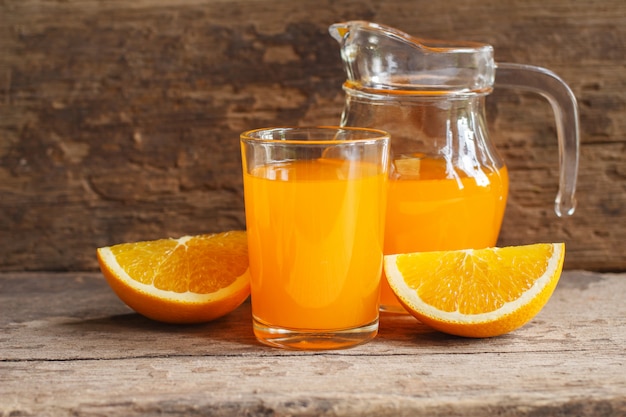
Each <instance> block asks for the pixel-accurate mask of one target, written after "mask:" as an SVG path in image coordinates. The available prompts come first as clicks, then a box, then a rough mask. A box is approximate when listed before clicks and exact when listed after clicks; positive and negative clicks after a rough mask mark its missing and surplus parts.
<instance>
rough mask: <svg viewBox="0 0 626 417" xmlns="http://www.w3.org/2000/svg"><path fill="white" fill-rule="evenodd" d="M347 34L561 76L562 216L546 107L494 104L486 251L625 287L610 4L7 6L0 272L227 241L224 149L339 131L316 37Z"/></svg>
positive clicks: (327, 42) (621, 63)
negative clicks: (496, 180)
mask: <svg viewBox="0 0 626 417" xmlns="http://www.w3.org/2000/svg"><path fill="white" fill-rule="evenodd" d="M468 16H471V17H468ZM348 19H366V20H372V21H377V22H381V23H386V24H389V25H392V26H395V27H398V28H400V29H403V30H405V31H407V32H410V33H412V34H415V35H418V36H424V37H431V38H442V39H468V40H475V41H484V42H489V43H491V44H493V45H494V46H495V48H496V58H497V60H499V61H512V62H520V63H528V64H533V65H540V66H544V67H547V68H550V69H552V70H554V71H556V72H557V73H558V74H560V75H561V76H562V77H563V78H564V79H565V80H566V81H567V82H568V83H569V84H570V85H571V86H572V88H573V90H574V92H575V94H576V95H577V97H578V99H579V103H580V110H581V121H582V124H581V127H582V144H583V146H582V152H581V174H580V181H579V190H580V195H579V202H580V203H579V208H578V212H577V214H576V216H575V217H574V218H572V219H564V220H560V219H557V218H556V217H555V216H554V214H553V213H552V201H553V198H554V195H555V194H556V185H557V177H558V174H557V170H558V157H557V153H558V152H557V150H556V140H555V131H554V123H553V119H552V115H551V110H550V108H549V106H548V105H547V103H545V101H543V100H542V99H540V98H537V97H534V96H530V95H526V94H518V93H515V92H511V91H496V92H495V93H494V94H493V95H492V96H491V97H490V98H489V100H488V103H487V107H488V121H489V127H490V130H491V134H492V137H493V140H494V142H495V143H496V144H497V146H498V148H499V149H500V151H501V152H502V154H503V155H504V157H505V159H506V161H507V163H508V164H509V166H510V174H511V181H512V182H511V197H510V200H509V204H508V208H507V214H506V216H505V221H504V225H503V229H502V233H501V238H500V242H499V244H500V245H507V244H517V243H532V242H538V241H564V242H566V243H567V246H568V253H569V254H570V256H568V257H567V259H566V268H568V269H576V268H578V269H594V270H613V271H619V270H626V245H625V244H624V242H626V227H625V224H624V217H625V214H626V213H625V211H624V210H626V208H625V207H626V192H625V191H626V173H625V172H624V166H626V164H625V162H626V160H625V158H626V152H625V149H626V143H625V141H624V138H625V137H626V118H625V117H624V111H625V110H626V84H625V83H626V79H625V78H624V76H623V74H624V71H625V70H626V58H625V56H624V50H625V45H624V42H625V39H626V2H624V1H622V0H601V1H595V2H591V3H589V2H571V1H569V0H531V1H523V0H514V1H507V2H484V1H478V0H460V1H456V2H455V3H454V6H451V5H450V4H449V3H446V2H415V1H413V0H387V1H385V2H384V3H381V2H379V1H377V0H364V1H358V2H355V1H344V2H330V1H327V2H321V3H320V2H319V1H318V0H302V1H297V2H289V1H281V0H236V1H225V0H204V1H203V0H185V1H178V0H140V1H133V2H127V1H120V0H115V1H107V2H102V1H97V0H80V1H79V0H73V1H42V0H6V1H2V2H0V49H1V50H2V53H1V54H0V193H1V198H0V254H2V255H0V271H20V270H34V271H36V270H78V271H82V270H96V269H97V265H96V261H95V257H94V255H93V251H94V249H95V248H96V247H98V246H105V245H110V244H114V243H119V242H123V241H134V240H142V239H154V238H161V237H166V236H181V235H184V234H196V233H204V232H213V231H223V230H228V229H243V228H244V227H245V224H244V215H243V197H242V182H241V178H240V177H241V175H240V169H241V167H240V157H239V149H238V143H237V140H238V134H239V133H240V132H241V131H243V130H245V129H248V128H255V127H261V126H268V125H281V124H336V123H338V122H339V117H340V113H341V110H342V107H343V93H342V91H341V83H342V81H343V80H344V78H345V75H344V72H343V70H342V68H341V63H340V59H339V51H338V47H337V45H336V43H335V42H334V40H332V39H331V38H330V36H329V35H328V33H327V27H328V25H330V24H332V23H335V22H337V21H342V20H348ZM59 242H63V246H62V247H61V246H60V244H59Z"/></svg>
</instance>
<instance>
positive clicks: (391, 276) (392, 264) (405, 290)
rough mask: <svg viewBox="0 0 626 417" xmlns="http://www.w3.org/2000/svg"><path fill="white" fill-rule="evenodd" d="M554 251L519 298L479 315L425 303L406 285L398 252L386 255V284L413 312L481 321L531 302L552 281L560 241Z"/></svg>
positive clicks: (559, 257)
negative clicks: (399, 266) (531, 284)
mask: <svg viewBox="0 0 626 417" xmlns="http://www.w3.org/2000/svg"><path fill="white" fill-rule="evenodd" d="M552 247H553V252H552V256H551V257H550V259H549V260H548V265H547V267H546V271H545V272H544V274H543V275H542V276H541V277H540V278H539V279H537V280H536V281H535V283H534V284H533V286H532V287H531V288H530V289H529V290H527V291H525V292H524V293H523V294H522V296H521V297H520V298H518V299H517V300H515V301H511V302H509V303H506V304H504V305H503V306H502V307H500V308H498V309H497V310H494V311H490V312H488V313H481V314H471V315H468V314H462V313H459V312H458V311H452V312H448V311H442V310H439V309H437V308H435V307H433V306H431V305H429V304H426V303H424V302H423V301H422V300H421V299H420V298H419V297H418V295H417V292H416V291H415V290H414V289H413V288H411V287H409V286H408V285H407V284H406V282H405V281H404V279H403V277H402V273H401V272H400V270H399V269H398V266H397V263H396V258H397V257H398V255H388V256H385V260H384V263H385V273H386V275H387V279H388V280H389V284H390V286H391V287H392V288H395V289H396V291H395V292H396V293H397V294H402V295H403V296H402V297H401V298H402V301H403V302H405V303H406V304H408V305H410V306H411V307H412V308H414V309H415V310H416V311H418V312H420V313H422V314H424V315H425V316H428V317H436V318H438V319H440V320H442V321H446V322H451V323H484V322H489V321H493V320H495V319H499V318H501V317H504V316H506V315H508V314H511V313H513V312H514V311H516V310H518V309H520V308H521V307H523V306H524V305H526V304H528V303H529V302H531V301H532V300H533V299H534V298H535V297H536V296H537V294H539V293H540V292H541V291H542V290H543V289H544V288H545V287H546V286H547V285H548V284H549V283H550V281H551V278H552V275H553V274H554V273H555V270H556V269H557V268H558V267H559V260H560V259H561V256H562V252H563V249H564V245H563V244H552Z"/></svg>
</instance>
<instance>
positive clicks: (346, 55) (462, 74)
mask: <svg viewBox="0 0 626 417" xmlns="http://www.w3.org/2000/svg"><path fill="white" fill-rule="evenodd" d="M329 32H330V35H331V36H332V37H333V38H334V39H335V40H336V41H337V42H339V45H340V51H341V58H342V61H343V64H344V69H345V71H346V75H347V82H348V83H350V84H352V85H354V86H357V87H358V88H364V89H374V90H396V91H398V90H402V91H405V92H407V93H413V94H433V93H435V94H446V95H447V94H475V93H483V94H486V93H489V92H490V91H491V89H492V86H493V83H494V74H495V63H494V60H493V48H492V47H491V45H487V44H482V43H475V42H454V43H450V42H444V41H437V40H426V39H420V38H416V37H413V36H411V35H409V34H407V33H404V32H402V31H399V30H397V29H394V28H392V27H389V26H385V25H381V24H377V23H371V22H366V21H358V20H357V21H349V22H343V23H336V24H333V25H331V26H330V28H329Z"/></svg>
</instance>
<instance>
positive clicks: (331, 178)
mask: <svg viewBox="0 0 626 417" xmlns="http://www.w3.org/2000/svg"><path fill="white" fill-rule="evenodd" d="M241 146H242V158H243V170H244V195H245V206H246V224H247V233H248V250H249V255H250V274H251V291H252V314H253V328H254V333H255V335H256V337H257V339H258V340H259V341H261V342H262V343H265V344H268V345H272V346H278V347H283V348H288V349H307V350H318V349H339V348H346V347H350V346H354V345H357V344H360V343H363V342H366V341H368V340H370V339H371V338H373V337H374V336H375V335H376V334H377V332H378V309H379V304H378V301H379V290H380V279H381V273H382V256H383V234H384V216H385V206H386V192H387V181H388V172H387V170H388V147H389V135H388V134H386V133H385V132H382V131H378V130H373V129H360V128H335V127H314V128H304V127H295V128H268V129H259V130H255V131H250V132H245V133H243V134H242V136H241Z"/></svg>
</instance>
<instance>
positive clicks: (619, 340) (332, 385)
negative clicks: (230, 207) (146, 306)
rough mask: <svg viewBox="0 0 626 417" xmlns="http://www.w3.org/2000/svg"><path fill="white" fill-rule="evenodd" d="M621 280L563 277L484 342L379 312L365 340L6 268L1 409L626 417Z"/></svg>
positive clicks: (2, 277) (0, 309)
mask: <svg viewBox="0 0 626 417" xmlns="http://www.w3.org/2000/svg"><path fill="white" fill-rule="evenodd" d="M625 295H626V274H598V273H589V272H581V271H568V272H565V273H564V274H563V276H562V277H561V282H560V283H559V286H558V287H557V289H556V291H555V293H554V295H553V296H552V299H551V300H550V302H549V303H548V305H547V306H546V307H545V308H544V310H543V311H542V312H541V313H540V314H539V315H538V316H537V317H536V318H535V319H534V320H533V321H532V322H531V323H529V324H528V325H526V326H525V327H523V328H522V329H519V330H517V331H515V332H513V333H511V334H508V335H505V336H501V337H497V338H491V339H482V340H474V339H464V338H458V337H452V336H447V335H445V334H441V333H438V332H435V331H432V330H430V329H429V328H427V327H425V326H424V325H422V324H420V323H418V322H417V321H416V320H415V319H413V318H412V317H404V316H383V317H382V318H381V324H380V334H379V336H378V337H377V338H376V339H375V340H374V341H373V342H371V343H369V344H366V345H363V346H360V347H356V348H353V349H348V350H343V351H332V352H325V353H308V352H290V351H282V350H278V349H273V348H269V347H264V346H262V345H260V344H258V343H257V342H256V341H255V339H254V336H253V334H252V330H251V324H250V304H249V303H245V304H244V305H243V306H241V307H240V308H239V309H238V310H236V311H235V312H233V313H231V314H230V315H228V316H226V317H224V318H222V319H219V320H217V321H214V322H212V323H209V324H204V325H194V326H180V325H178V326H174V325H165V324H160V323H156V322H153V321H150V320H148V319H145V318H143V317H142V316H139V315H137V314H134V313H133V312H132V311H130V310H129V309H128V308H127V307H126V306H125V305H124V304H122V302H121V301H119V300H118V299H117V298H116V296H115V295H114V294H113V293H112V291H111V290H110V289H109V288H108V286H107V284H106V282H105V281H104V279H103V278H102V276H101V275H100V274H98V273H57V274H54V273H4V274H0V332H1V333H0V359H1V362H0V416H3V417H4V416H31V415H37V416H46V415H73V416H136V415H167V416H201V415H202V416H204V415H211V416H231V415H246V416H290V415H298V416H300V415H306V416H312V415H326V416H335V415H336V416H344V415H345V416H348V415H350V416H352V415H373V416H534V417H540V416H554V415H558V416H570V415H571V416H594V417H598V416H599V417H606V416H625V415H626V350H625V349H626V348H625V346H626V303H624V300H625Z"/></svg>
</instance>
